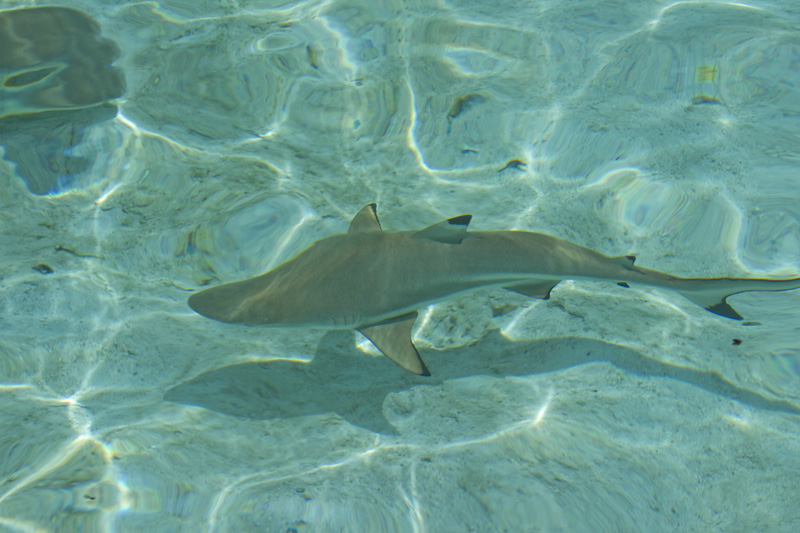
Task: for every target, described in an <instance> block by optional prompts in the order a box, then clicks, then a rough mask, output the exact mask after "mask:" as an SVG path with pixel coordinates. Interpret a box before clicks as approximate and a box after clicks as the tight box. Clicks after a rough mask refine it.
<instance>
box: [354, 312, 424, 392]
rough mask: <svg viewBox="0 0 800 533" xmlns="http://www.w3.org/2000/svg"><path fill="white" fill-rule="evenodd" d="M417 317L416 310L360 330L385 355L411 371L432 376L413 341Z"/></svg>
mask: <svg viewBox="0 0 800 533" xmlns="http://www.w3.org/2000/svg"><path fill="white" fill-rule="evenodd" d="M416 319H417V312H416V311H414V312H413V313H409V314H407V315H403V316H402V317H399V318H398V320H396V321H392V322H389V323H383V324H378V325H375V326H368V327H366V328H361V329H359V330H358V331H360V332H361V333H363V334H364V336H365V337H366V338H368V339H369V340H370V341H371V342H372V344H374V345H375V347H376V348H377V349H378V350H380V351H381V353H383V355H385V356H386V357H388V358H389V359H391V360H392V361H394V362H395V363H397V364H398V365H400V366H401V367H403V368H405V369H406V370H408V371H409V372H413V373H414V374H418V375H421V376H430V375H431V373H430V372H429V371H428V368H427V367H426V366H425V363H424V362H422V359H421V358H420V356H419V352H417V348H416V347H415V346H414V343H413V342H411V328H412V327H413V326H414V320H416Z"/></svg>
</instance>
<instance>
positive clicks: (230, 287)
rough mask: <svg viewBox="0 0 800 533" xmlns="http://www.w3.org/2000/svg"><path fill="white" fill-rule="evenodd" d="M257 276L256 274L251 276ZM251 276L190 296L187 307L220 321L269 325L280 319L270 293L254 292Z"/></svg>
mask: <svg viewBox="0 0 800 533" xmlns="http://www.w3.org/2000/svg"><path fill="white" fill-rule="evenodd" d="M253 279H257V278H253ZM253 285H254V284H253V282H252V279H250V280H244V281H238V282H235V283H226V284H224V285H218V286H217V287H212V288H210V289H206V290H204V291H200V292H198V293H195V294H193V295H191V296H190V297H189V302H188V303H189V307H191V308H192V309H193V310H194V311H195V312H197V313H199V314H201V315H203V316H204V317H206V318H211V319H214V320H219V321H220V322H234V323H240V324H258V325H268V324H276V323H278V322H281V320H280V317H279V310H278V309H277V308H276V306H275V305H270V298H269V297H268V296H269V295H268V294H267V295H264V294H263V293H259V292H254V290H253V289H254V287H253Z"/></svg>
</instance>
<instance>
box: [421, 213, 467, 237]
mask: <svg viewBox="0 0 800 533" xmlns="http://www.w3.org/2000/svg"><path fill="white" fill-rule="evenodd" d="M470 220H472V215H460V216H457V217H453V218H448V219H447V220H442V221H441V222H437V223H436V224H433V225H432V226H428V227H427V228H425V229H421V230H419V231H418V232H416V233H415V234H414V238H415V239H430V240H432V241H436V242H443V243H447V244H461V241H463V240H464V239H466V238H467V227H468V226H469V221H470Z"/></svg>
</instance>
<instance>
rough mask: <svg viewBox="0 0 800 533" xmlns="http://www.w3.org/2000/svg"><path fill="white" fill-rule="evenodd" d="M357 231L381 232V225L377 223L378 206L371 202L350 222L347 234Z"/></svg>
mask: <svg viewBox="0 0 800 533" xmlns="http://www.w3.org/2000/svg"><path fill="white" fill-rule="evenodd" d="M359 231H381V223H380V222H378V204H376V203H374V202H373V203H371V204H367V205H365V206H364V207H363V208H361V211H359V212H358V213H356V216H354V217H353V220H351V221H350V229H348V230H347V233H357V232H359Z"/></svg>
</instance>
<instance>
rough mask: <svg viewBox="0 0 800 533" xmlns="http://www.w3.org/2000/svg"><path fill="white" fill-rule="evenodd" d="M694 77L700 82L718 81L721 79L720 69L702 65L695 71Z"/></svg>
mask: <svg viewBox="0 0 800 533" xmlns="http://www.w3.org/2000/svg"><path fill="white" fill-rule="evenodd" d="M694 76H695V79H696V80H697V81H699V82H704V81H717V80H718V79H719V68H717V67H715V66H713V65H700V66H699V67H697V69H696V70H695V74H694Z"/></svg>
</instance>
